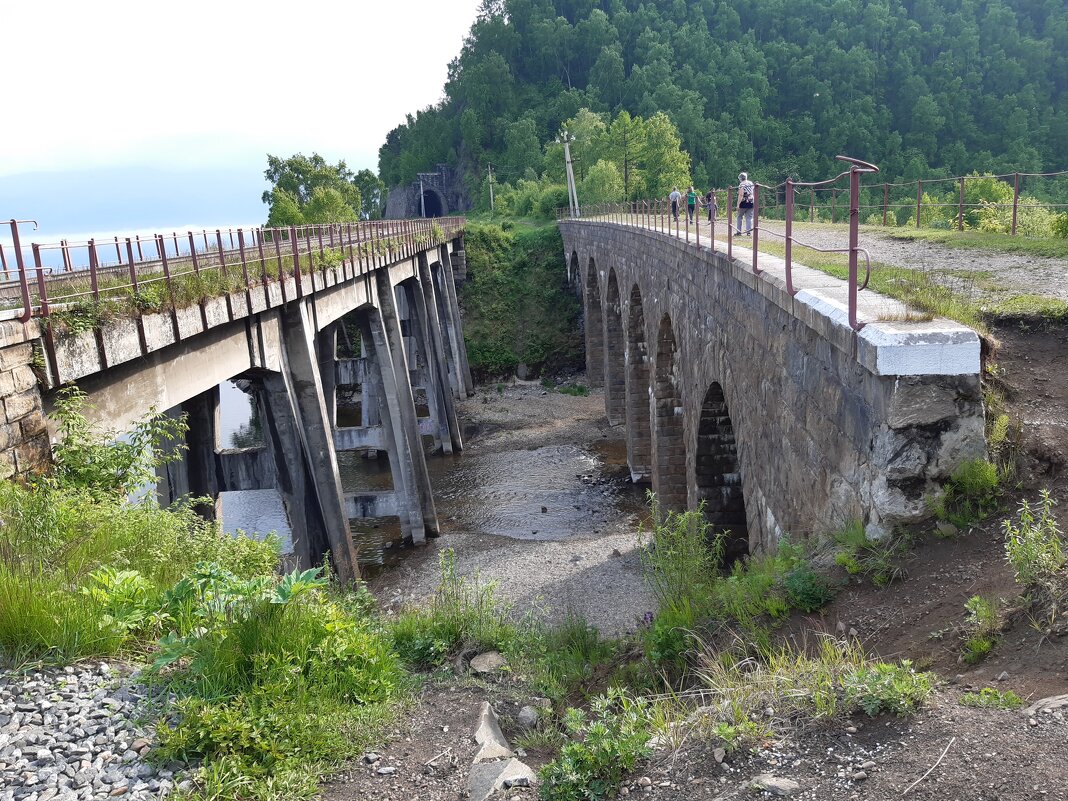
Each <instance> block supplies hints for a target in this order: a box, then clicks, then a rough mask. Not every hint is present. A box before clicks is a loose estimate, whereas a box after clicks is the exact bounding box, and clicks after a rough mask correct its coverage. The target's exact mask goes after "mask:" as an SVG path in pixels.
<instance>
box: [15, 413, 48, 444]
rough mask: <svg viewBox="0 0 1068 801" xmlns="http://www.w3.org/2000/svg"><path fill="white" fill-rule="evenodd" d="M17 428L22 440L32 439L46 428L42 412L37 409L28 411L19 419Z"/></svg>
mask: <svg viewBox="0 0 1068 801" xmlns="http://www.w3.org/2000/svg"><path fill="white" fill-rule="evenodd" d="M19 430H20V433H21V437H22V439H23V440H28V439H33V438H34V437H36V436H37V435H38V434H42V433H44V432H45V431H46V430H47V425H46V423H45V416H44V414H42V413H41V412H40V411H37V410H34V411H32V412H30V413H29V414H28V415H26V416H25V417H23V418H22V419H21V420H19Z"/></svg>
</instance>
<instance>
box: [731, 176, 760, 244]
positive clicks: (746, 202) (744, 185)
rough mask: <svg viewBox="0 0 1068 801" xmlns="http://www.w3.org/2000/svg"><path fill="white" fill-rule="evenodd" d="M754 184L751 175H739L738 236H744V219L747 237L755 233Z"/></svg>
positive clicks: (736, 232) (736, 228) (736, 229)
mask: <svg viewBox="0 0 1068 801" xmlns="http://www.w3.org/2000/svg"><path fill="white" fill-rule="evenodd" d="M755 191H756V190H755V188H754V187H753V182H752V181H750V180H749V175H748V174H747V173H744V172H740V173H738V214H737V219H736V222H735V225H734V233H735V235H736V236H741V235H742V219H743V218H744V219H745V235H746V236H751V235H752V233H753V197H754V194H755Z"/></svg>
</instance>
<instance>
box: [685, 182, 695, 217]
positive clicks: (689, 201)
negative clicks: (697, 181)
mask: <svg viewBox="0 0 1068 801" xmlns="http://www.w3.org/2000/svg"><path fill="white" fill-rule="evenodd" d="M696 216H697V190H696V189H694V188H693V185H692V184H691V185H690V188H689V189H688V190H687V191H686V222H693V221H694V218H695V217H696Z"/></svg>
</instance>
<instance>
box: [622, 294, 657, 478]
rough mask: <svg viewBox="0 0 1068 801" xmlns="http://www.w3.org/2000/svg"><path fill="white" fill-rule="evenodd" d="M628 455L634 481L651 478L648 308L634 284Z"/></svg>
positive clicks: (630, 315)
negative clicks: (647, 337)
mask: <svg viewBox="0 0 1068 801" xmlns="http://www.w3.org/2000/svg"><path fill="white" fill-rule="evenodd" d="M626 364H627V458H628V459H629V461H630V475H631V478H632V479H633V480H635V481H642V480H645V481H648V480H649V476H650V474H651V473H652V464H651V461H650V453H651V448H652V434H651V432H650V427H649V354H648V347H647V346H646V344H645V310H644V308H643V307H642V293H641V290H640V289H638V285H637V284H635V285H634V288H633V289H631V290H630V306H629V308H628V309H627V359H626Z"/></svg>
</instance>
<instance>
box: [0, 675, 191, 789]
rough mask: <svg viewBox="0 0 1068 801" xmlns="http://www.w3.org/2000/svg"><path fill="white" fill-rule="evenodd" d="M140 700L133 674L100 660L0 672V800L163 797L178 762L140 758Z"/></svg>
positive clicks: (148, 737) (146, 740) (146, 730)
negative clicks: (64, 666)
mask: <svg viewBox="0 0 1068 801" xmlns="http://www.w3.org/2000/svg"><path fill="white" fill-rule="evenodd" d="M144 700H145V693H144V690H143V689H142V688H140V687H139V686H138V685H137V683H136V679H135V677H134V676H130V675H125V676H124V675H122V674H120V673H118V672H116V671H115V670H113V669H112V668H111V667H110V666H109V665H107V664H106V663H101V664H99V665H93V666H80V667H66V668H62V669H50V670H43V671H40V672H34V673H25V674H23V673H14V672H7V673H0V801H53V800H54V801H74V800H75V799H79V800H80V801H85V800H86V799H105V798H120V797H121V798H123V799H138V800H143V799H150V798H162V797H163V796H165V795H166V794H167V793H168V792H169V791H171V790H172V789H173V788H174V787H175V786H176V783H180V782H181V781H182V777H181V776H180V775H178V772H179V771H180V770H181V769H182V766H181V765H179V764H177V763H172V764H168V765H166V766H159V765H155V764H152V763H150V762H147V761H145V760H144V759H143V757H144V756H146V755H147V754H148V751H149V749H150V748H151V746H152V744H153V737H152V732H151V728H150V727H146V726H144V725H143V722H142V719H148V718H151V717H152V715H150V714H149V710H148V709H147V708H146V707H145V706H144V705H143V704H144ZM178 786H179V787H181V784H178Z"/></svg>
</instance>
